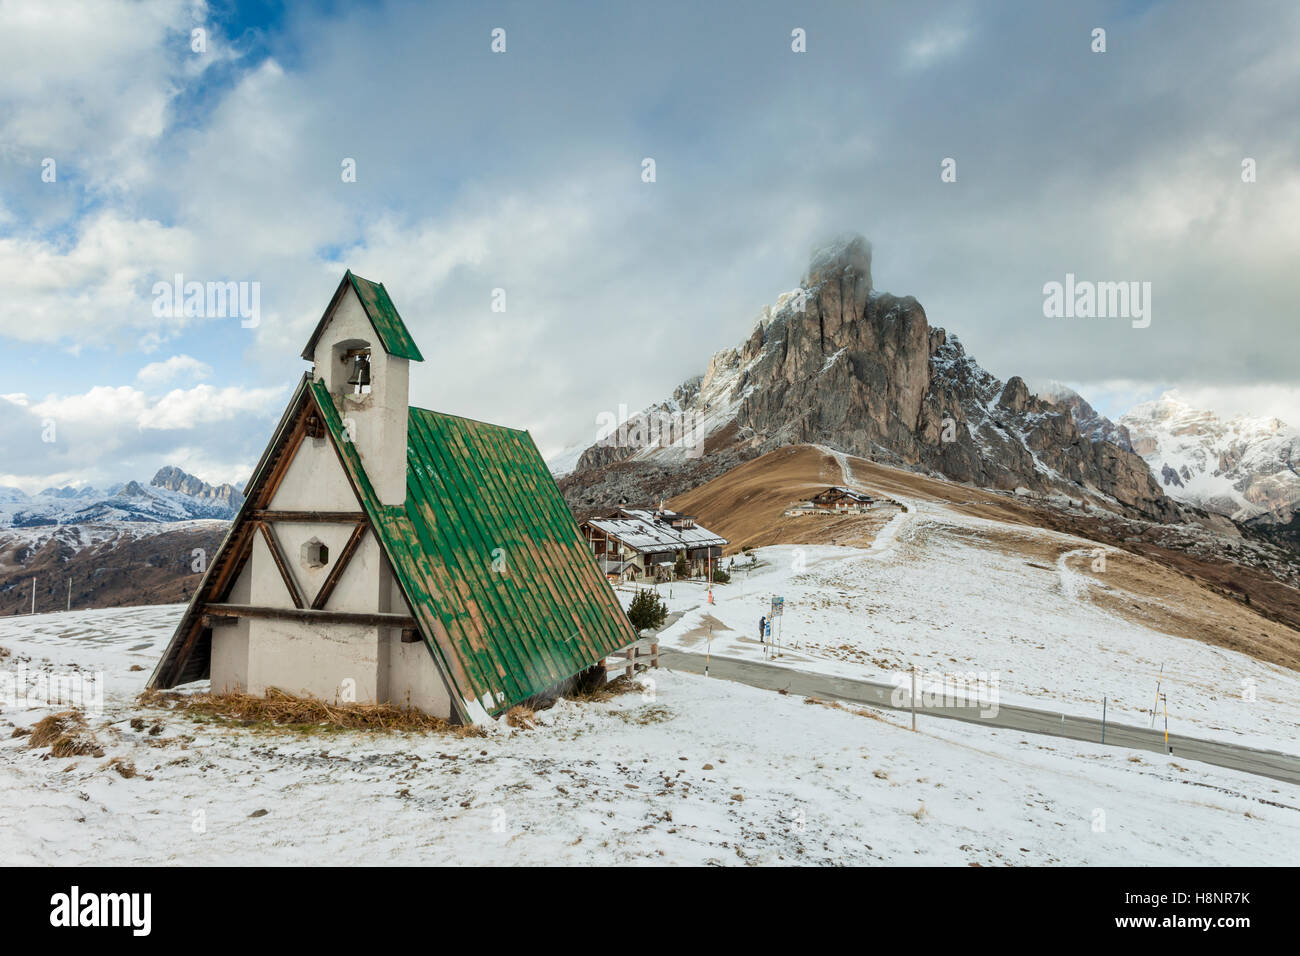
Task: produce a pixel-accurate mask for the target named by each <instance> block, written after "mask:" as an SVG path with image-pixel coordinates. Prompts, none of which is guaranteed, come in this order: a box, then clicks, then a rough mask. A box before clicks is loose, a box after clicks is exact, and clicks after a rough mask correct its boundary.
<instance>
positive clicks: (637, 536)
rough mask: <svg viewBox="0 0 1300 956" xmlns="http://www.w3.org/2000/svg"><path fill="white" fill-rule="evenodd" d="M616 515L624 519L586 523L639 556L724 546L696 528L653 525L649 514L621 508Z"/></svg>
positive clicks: (722, 542)
mask: <svg viewBox="0 0 1300 956" xmlns="http://www.w3.org/2000/svg"><path fill="white" fill-rule="evenodd" d="M618 513H619V514H620V515H623V516H624V517H615V518H592V519H591V520H590V521H588V522H587V523H588V524H590V525H591V526H592V527H595V528H599V529H600V530H601V531H603V532H605V534H607V535H610V536H611V537H614V538H617V539H618V540H619V541H622V542H623V543H624V544H626V545H627V546H628V547H630V548H634V549H635V550H637V551H640V552H641V553H642V554H657V553H661V552H664V551H681V550H683V549H691V548H710V547H721V546H723V545H725V544H726V543H727V539H726V538H723V537H721V536H720V535H717V534H714V533H713V532H712V531H710V530H709V529H708V528H704V527H701V526H700V525H695V527H693V528H674V527H673V526H672V525H670V524H668V523H667V522H659V521H655V520H654V512H652V511H646V510H641V509H637V508H623V509H620V510H619V512H618Z"/></svg>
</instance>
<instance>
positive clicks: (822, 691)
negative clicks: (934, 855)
mask: <svg viewBox="0 0 1300 956" xmlns="http://www.w3.org/2000/svg"><path fill="white" fill-rule="evenodd" d="M659 659H660V663H661V665H662V666H664V667H668V668H671V669H673V670H680V671H686V672H687V673H691V674H703V673H704V655H703V654H693V653H691V652H689V651H679V650H673V649H671V648H667V647H663V646H661V647H660V648H659ZM709 674H710V676H712V677H720V678H722V679H724V680H731V681H737V682H739V683H742V684H749V685H750V686H752V687H761V688H764V689H766V690H785V691H788V692H789V693H791V694H798V695H799V696H801V697H824V698H828V699H834V700H841V701H848V702H851V703H856V704H870V705H872V706H874V707H891V708H893V704H892V703H891V702H890V695H891V694H893V692H894V689H895V688H894V685H893V684H885V683H877V682H875V681H864V680H852V679H850V678H847V677H834V676H832V675H829V674H812V673H809V672H807V671H798V670H792V669H790V668H787V667H781V666H779V665H777V664H766V663H760V662H754V661H739V660H734V659H732V658H726V657H713V658H711V659H710V661H709ZM900 698H901V700H902V704H901V706H899V707H896V708H893V709H896V710H909V709H910V708H911V702H910V700H909V698H908V694H907V692H906V691H904V692H903V693H902V694H901V695H900ZM916 710H917V714H918V715H920V714H924V715H926V716H932V717H948V718H952V719H954V720H965V721H968V722H970V723H975V724H984V725H986V726H990V727H1005V728H1007V729H1010V730H1021V731H1025V732H1027V733H1033V734H1049V735H1051V736H1054V737H1069V738H1070V739H1071V740H1086V741H1088V742H1090V743H1101V720H1100V719H1094V718H1091V717H1072V716H1070V715H1066V717H1065V720H1064V723H1062V720H1061V715H1060V713H1052V712H1051V711H1046V710H1036V709H1034V708H1031V707H1013V706H1009V705H1007V704H1000V705H999V706H998V712H997V715H996V716H983V717H981V716H980V714H981V711H980V710H979V708H977V707H953V706H932V707H923V706H921V704H920V703H919V702H918V704H917V708H916ZM1106 745H1107V746H1110V745H1114V746H1116V747H1129V748H1132V749H1135V750H1150V751H1152V752H1154V753H1163V752H1164V749H1165V735H1164V730H1163V729H1157V730H1151V729H1150V728H1147V727H1133V726H1131V725H1128V724H1116V723H1114V722H1112V721H1107V722H1106ZM1169 746H1170V747H1171V748H1172V749H1173V753H1174V756H1175V757H1176V758H1183V759H1186V760H1199V761H1201V762H1202V763H1209V764H1214V765H1216V766H1219V767H1227V768H1229V769H1231V770H1244V771H1245V772H1246V773H1255V774H1260V775H1262V776H1265V777H1272V778H1274V779H1275V780H1285V781H1286V782H1287V783H1300V757H1297V756H1294V755H1292V754H1284V753H1281V752H1279V751H1276V750H1260V749H1257V748H1254V747H1243V746H1240V745H1237V744H1230V743H1221V742H1218V741H1214V740H1200V739H1198V738H1196V737H1184V736H1181V735H1179V734H1170V735H1169Z"/></svg>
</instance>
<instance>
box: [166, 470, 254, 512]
mask: <svg viewBox="0 0 1300 956" xmlns="http://www.w3.org/2000/svg"><path fill="white" fill-rule="evenodd" d="M150 484H151V485H153V486H154V487H155V488H166V489H167V490H168V491H178V492H180V493H181V494H183V495H189V496H190V497H191V498H200V499H205V500H211V501H220V502H223V503H225V504H229V505H233V506H234V507H238V504H239V502H242V501H243V495H241V494H240V493H239V491H238V489H236V488H235V486H234V485H231V484H222V485H210V484H208V483H207V482H206V481H201V480H200V479H198V478H195V477H194V476H193V475H191V474H189V473H188V472H185V471H182V470H181V469H180V468H177V467H176V466H175V465H164V466H163V467H162V468H159V469H158V473H157V474H156V475H154V476H153V481H151V482H150Z"/></svg>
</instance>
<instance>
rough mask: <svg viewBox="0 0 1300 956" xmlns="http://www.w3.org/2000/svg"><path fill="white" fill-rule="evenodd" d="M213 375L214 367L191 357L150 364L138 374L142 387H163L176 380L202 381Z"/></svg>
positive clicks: (179, 356)
mask: <svg viewBox="0 0 1300 956" xmlns="http://www.w3.org/2000/svg"><path fill="white" fill-rule="evenodd" d="M211 374H212V366H211V365H208V364H206V363H204V362H200V361H199V360H198V359H196V358H192V357H191V356H189V355H173V356H172V357H171V358H169V359H166V360H164V361H162V362H150V363H149V364H148V365H146V366H145V367H144V368H142V369H140V371H139V372H137V373H136V376H135V378H136V381H137V382H139V383H140V384H141V385H146V386H148V385H162V384H164V383H166V382H170V381H172V380H173V379H175V378H191V379H200V378H207V377H208V376H210V375H211Z"/></svg>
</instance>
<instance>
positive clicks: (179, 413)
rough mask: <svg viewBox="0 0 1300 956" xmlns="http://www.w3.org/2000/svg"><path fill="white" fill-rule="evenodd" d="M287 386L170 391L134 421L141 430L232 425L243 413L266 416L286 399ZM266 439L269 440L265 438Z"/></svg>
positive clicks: (205, 386) (204, 386) (210, 387)
mask: <svg viewBox="0 0 1300 956" xmlns="http://www.w3.org/2000/svg"><path fill="white" fill-rule="evenodd" d="M288 391H289V386H287V385H286V386H275V387H271V388H238V387H234V386H232V387H228V388H215V387H213V386H212V385H196V386H195V387H194V388H191V389H179V388H177V389H173V390H172V391H170V392H168V393H167V394H166V395H164V396H163V397H162V398H161V399H159V400H158V401H156V402H153V403H151V404H150V405H149V407H148V408H146V409H145V410H144V411H142V412H141V414H140V415H139V417H138V418H137V422H138V424H139V426H140V428H155V429H191V428H197V427H198V426H200V425H211V424H214V423H216V422H224V421H231V420H233V419H236V418H239V417H240V416H241V415H243V414H245V413H258V412H260V413H265V412H266V411H268V410H269V409H271V408H273V407H275V405H276V403H277V400H278V399H282V398H284V397H285V396H286V394H287V393H288ZM267 437H268V438H269V437H270V436H267Z"/></svg>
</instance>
